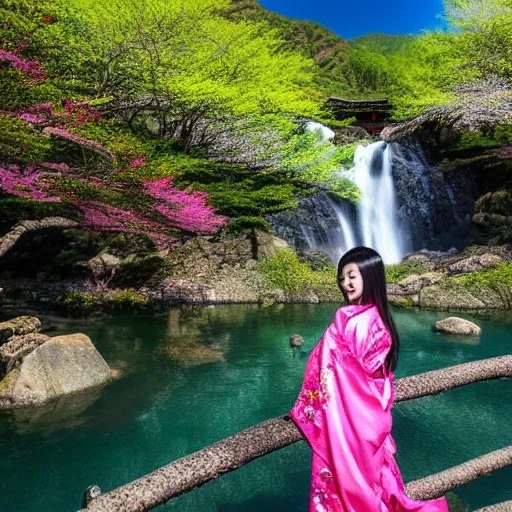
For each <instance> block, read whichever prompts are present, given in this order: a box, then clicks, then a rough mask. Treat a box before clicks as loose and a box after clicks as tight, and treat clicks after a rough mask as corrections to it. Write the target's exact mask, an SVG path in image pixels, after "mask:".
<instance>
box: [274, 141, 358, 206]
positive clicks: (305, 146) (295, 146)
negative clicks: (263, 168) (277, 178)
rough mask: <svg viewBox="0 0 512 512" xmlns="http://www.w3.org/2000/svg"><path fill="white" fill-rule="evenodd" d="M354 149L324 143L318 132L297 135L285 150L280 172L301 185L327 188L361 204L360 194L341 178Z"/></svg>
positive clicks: (349, 182) (352, 185) (346, 180)
mask: <svg viewBox="0 0 512 512" xmlns="http://www.w3.org/2000/svg"><path fill="white" fill-rule="evenodd" d="M351 149H352V148H350V149H349V148H346V147H336V146H334V145H333V144H331V143H330V142H328V141H326V142H322V137H321V135H320V134H319V133H317V132H306V133H304V134H299V135H295V136H293V137H292V138H291V139H290V140H289V141H288V142H287V143H286V144H285V145H284V147H283V150H282V159H281V161H280V162H279V169H280V170H281V171H282V172H284V173H285V175H286V176H288V177H289V178H290V180H292V182H295V183H297V184H299V185H300V184H304V185H307V184H314V185H317V186H318V187H321V186H325V188H328V189H330V190H331V191H332V192H334V193H336V194H337V195H339V196H340V197H344V198H347V199H351V200H354V201H357V200H358V199H359V190H358V189H357V187H356V186H355V185H354V184H353V183H352V182H351V181H349V180H348V179H346V178H343V176H342V175H340V168H341V166H342V165H343V164H344V163H346V162H347V160H348V158H349V157H350V153H351ZM354 151H355V149H354ZM351 156H352V157H353V153H352V155H351Z"/></svg>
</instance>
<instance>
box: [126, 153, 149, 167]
mask: <svg viewBox="0 0 512 512" xmlns="http://www.w3.org/2000/svg"><path fill="white" fill-rule="evenodd" d="M145 163H146V158H145V157H143V156H139V157H137V158H134V159H133V160H132V161H131V162H130V167H140V166H141V165H144V164H145Z"/></svg>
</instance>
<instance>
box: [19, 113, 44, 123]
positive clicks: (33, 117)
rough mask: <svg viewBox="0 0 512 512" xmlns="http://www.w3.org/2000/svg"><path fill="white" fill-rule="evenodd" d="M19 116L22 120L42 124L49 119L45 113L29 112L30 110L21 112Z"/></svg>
mask: <svg viewBox="0 0 512 512" xmlns="http://www.w3.org/2000/svg"><path fill="white" fill-rule="evenodd" d="M18 117H19V118H20V119H21V120H22V121H26V122H27V123H32V124H40V123H44V122H46V121H47V120H48V118H47V116H45V115H41V114H29V113H28V112H24V113H22V114H19V115H18Z"/></svg>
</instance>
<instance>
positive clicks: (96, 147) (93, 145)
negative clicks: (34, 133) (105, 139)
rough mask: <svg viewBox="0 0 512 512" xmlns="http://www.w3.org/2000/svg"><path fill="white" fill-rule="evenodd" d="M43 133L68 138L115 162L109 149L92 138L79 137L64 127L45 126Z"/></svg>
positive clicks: (114, 157)
mask: <svg viewBox="0 0 512 512" xmlns="http://www.w3.org/2000/svg"><path fill="white" fill-rule="evenodd" d="M43 133H44V134H46V135H53V136H55V137H59V138H61V139H65V140H68V141H70V142H73V143H74V144H77V145H78V146H80V147H82V148H84V149H88V150H90V151H93V152H95V153H97V154H98V155H100V156H102V157H103V158H105V159H107V160H110V161H111V162H112V163H115V162H116V156H115V155H114V153H112V151H110V150H109V149H107V148H105V147H103V146H102V145H101V144H99V143H97V142H96V141H94V140H89V139H85V138H84V137H80V136H79V135H75V134H74V133H71V132H69V131H68V130H65V129H64V128H56V127H54V126H47V127H46V128H44V129H43Z"/></svg>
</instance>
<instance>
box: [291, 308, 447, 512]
mask: <svg viewBox="0 0 512 512" xmlns="http://www.w3.org/2000/svg"><path fill="white" fill-rule="evenodd" d="M390 347H391V336H390V334H389V332H388V331H387V329H386V327H385V325H384V323H383V322H382V320H381V318H380V316H379V313H378V310H377V308H376V307H375V306H373V305H364V306H359V305H357V306H345V307H343V308H340V309H339V310H338V311H337V312H336V315H335V317H334V321H333V323H332V324H331V325H330V326H329V327H328V328H327V329H326V331H325V332H324V334H323V335H322V338H321V339H320V341H319V342H318V344H317V345H316V346H315V348H314V349H313V351H312V352H311V354H310V356H309V359H308V362H307V365H306V371H305V375H304V382H303V385H302V389H301V391H300V394H299V396H298V398H297V401H296V402H295V405H294V407H293V409H292V411H291V416H292V418H293V420H294V421H295V423H296V424H297V426H298V427H299V429H300V430H301V431H302V433H303V435H304V437H305V438H306V439H307V441H308V443H309V444H310V446H311V449H312V472H311V493H310V506H309V510H310V512H448V505H447V502H446V500H445V498H439V499H437V500H431V501H415V500H411V499H410V498H409V497H407V496H406V495H405V491H404V484H403V481H402V477H401V475H400V471H399V469H398V467H397V465H396V462H395V458H394V454H395V451H396V448H395V443H394V441H393V438H392V436H391V423H392V419H391V407H392V405H393V401H394V385H393V378H394V377H393V374H392V373H390V372H388V371H387V370H386V369H385V367H384V362H385V359H386V356H387V354H388V352H389V349H390Z"/></svg>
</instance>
